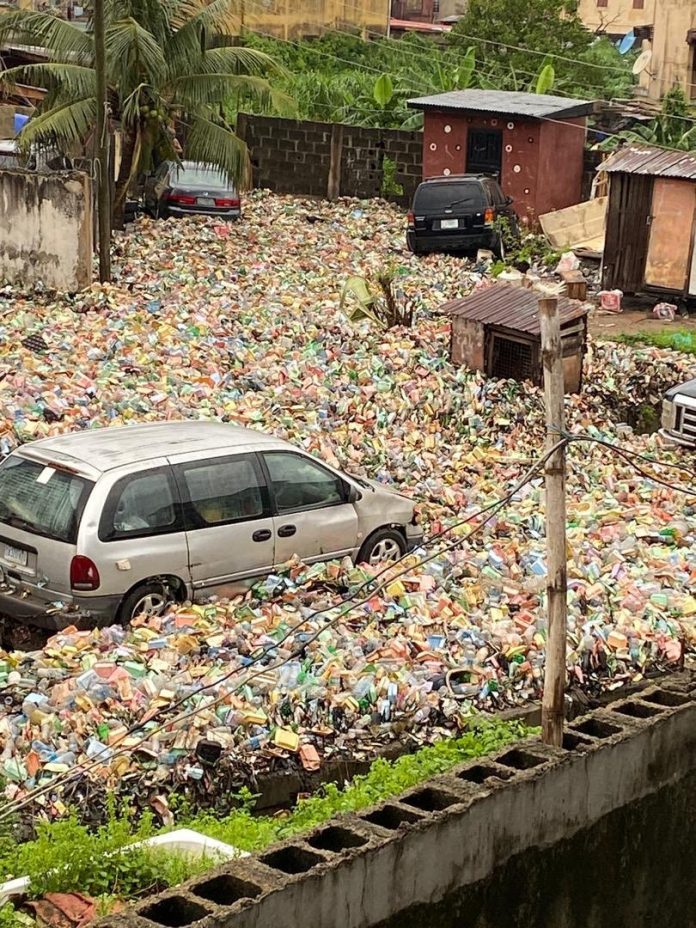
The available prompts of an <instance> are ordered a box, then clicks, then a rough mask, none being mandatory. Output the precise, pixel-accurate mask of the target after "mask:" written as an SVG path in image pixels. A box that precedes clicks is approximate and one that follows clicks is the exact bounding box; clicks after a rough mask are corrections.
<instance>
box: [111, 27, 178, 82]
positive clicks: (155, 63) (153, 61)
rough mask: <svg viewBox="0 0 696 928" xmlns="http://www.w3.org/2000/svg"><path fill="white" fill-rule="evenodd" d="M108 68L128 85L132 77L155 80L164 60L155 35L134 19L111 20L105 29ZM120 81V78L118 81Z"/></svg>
mask: <svg viewBox="0 0 696 928" xmlns="http://www.w3.org/2000/svg"><path fill="white" fill-rule="evenodd" d="M106 48H107V54H108V58H109V70H110V72H112V74H114V76H115V75H116V74H119V75H121V76H122V81H123V83H124V84H126V85H130V84H131V83H132V81H133V80H137V81H142V80H143V79H145V80H147V81H148V82H149V83H152V84H157V83H158V82H159V80H160V79H161V78H162V76H163V75H164V72H165V70H166V62H165V60H164V54H163V52H162V48H161V46H160V45H158V43H157V41H156V40H155V37H154V36H153V35H152V33H151V32H148V30H147V29H145V28H144V27H143V26H141V25H140V23H138V22H136V21H135V20H134V19H125V20H121V21H119V22H115V23H111V24H110V25H109V26H108V27H107V29H106ZM118 83H121V81H118Z"/></svg>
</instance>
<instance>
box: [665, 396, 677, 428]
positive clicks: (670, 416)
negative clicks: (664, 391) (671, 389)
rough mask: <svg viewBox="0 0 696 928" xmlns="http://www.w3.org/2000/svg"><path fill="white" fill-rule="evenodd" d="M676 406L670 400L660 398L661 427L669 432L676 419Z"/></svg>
mask: <svg viewBox="0 0 696 928" xmlns="http://www.w3.org/2000/svg"><path fill="white" fill-rule="evenodd" d="M676 414H677V407H676V406H675V405H674V403H673V402H672V400H662V428H663V429H667V431H668V432H671V431H672V430H673V429H674V426H675V425H676V421H677V415H676Z"/></svg>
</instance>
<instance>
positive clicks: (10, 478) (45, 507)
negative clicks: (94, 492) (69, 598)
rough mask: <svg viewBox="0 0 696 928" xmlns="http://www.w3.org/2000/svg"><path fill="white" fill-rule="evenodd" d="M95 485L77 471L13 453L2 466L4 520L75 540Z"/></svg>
mask: <svg viewBox="0 0 696 928" xmlns="http://www.w3.org/2000/svg"><path fill="white" fill-rule="evenodd" d="M93 486H94V484H93V483H91V482H90V481H89V480H85V479H84V478H83V477H78V476H77V475H76V474H68V473H65V471H61V470H55V469H53V468H51V467H47V466H45V465H44V464H38V463H36V462H34V461H27V460H26V458H21V457H9V458H7V459H6V460H5V461H4V462H3V464H2V466H1V467H0V522H5V523H7V525H14V526H15V527H16V528H21V529H24V531H26V532H32V534H34V535H44V536H45V537H46V538H53V539H55V540H56V541H67V542H69V543H70V544H74V543H75V539H76V538H77V528H78V525H79V522H80V516H81V515H82V510H83V509H84V506H85V503H86V502H87V497H88V496H89V494H90V491H91V489H92V487H93Z"/></svg>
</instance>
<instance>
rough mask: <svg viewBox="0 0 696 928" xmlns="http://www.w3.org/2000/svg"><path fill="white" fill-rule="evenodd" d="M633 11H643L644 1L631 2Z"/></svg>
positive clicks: (634, 0) (635, 0)
mask: <svg viewBox="0 0 696 928" xmlns="http://www.w3.org/2000/svg"><path fill="white" fill-rule="evenodd" d="M633 9H634V10H644V9H645V0H633Z"/></svg>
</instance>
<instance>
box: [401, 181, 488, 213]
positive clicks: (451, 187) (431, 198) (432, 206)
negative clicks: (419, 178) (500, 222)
mask: <svg viewBox="0 0 696 928" xmlns="http://www.w3.org/2000/svg"><path fill="white" fill-rule="evenodd" d="M455 203H456V205H457V207H458V208H461V209H463V210H467V209H470V210H472V211H474V212H478V211H479V210H482V209H485V208H486V205H487V204H486V197H485V194H484V190H483V185H482V184H478V183H476V182H474V181H470V182H464V183H461V184H423V186H421V187H419V188H418V190H416V196H415V199H414V201H413V208H414V210H415V211H416V212H421V213H422V212H434V211H438V210H442V209H445V208H446V207H449V206H454V205H455Z"/></svg>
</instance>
